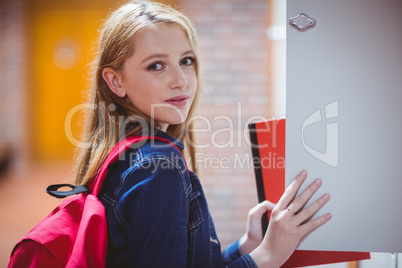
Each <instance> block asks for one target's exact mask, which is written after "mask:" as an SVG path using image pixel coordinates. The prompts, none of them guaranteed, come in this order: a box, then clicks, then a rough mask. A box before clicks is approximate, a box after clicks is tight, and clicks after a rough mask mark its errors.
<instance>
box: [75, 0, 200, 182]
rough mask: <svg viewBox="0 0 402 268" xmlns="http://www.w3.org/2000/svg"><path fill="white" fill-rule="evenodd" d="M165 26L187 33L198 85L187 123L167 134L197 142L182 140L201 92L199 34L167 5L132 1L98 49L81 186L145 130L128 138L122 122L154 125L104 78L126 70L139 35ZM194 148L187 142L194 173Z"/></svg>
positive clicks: (106, 27)
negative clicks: (121, 142)
mask: <svg viewBox="0 0 402 268" xmlns="http://www.w3.org/2000/svg"><path fill="white" fill-rule="evenodd" d="M161 23H166V24H173V25H176V26H178V27H180V28H181V29H182V30H183V31H184V32H185V33H186V35H187V37H188V40H189V43H190V45H191V47H192V50H193V52H194V55H195V68H196V74H197V78H198V84H197V90H196V94H195V97H194V102H193V104H192V106H191V108H190V111H189V114H188V116H187V119H186V120H185V122H183V123H181V124H178V125H170V126H169V127H168V129H167V132H168V133H169V134H170V135H172V136H174V137H176V138H180V139H181V140H183V141H186V140H185V137H190V140H192V133H193V132H191V131H189V132H187V134H188V135H187V134H186V135H183V130H188V129H189V128H190V126H189V125H188V122H189V119H190V118H191V115H192V114H193V112H194V108H195V104H196V103H197V100H198V99H199V95H200V91H201V90H200V89H201V85H200V80H201V79H200V74H201V70H200V69H201V66H200V53H199V47H198V41H197V36H196V33H195V29H194V27H193V25H192V24H191V22H190V21H189V19H188V18H187V17H186V16H185V15H183V14H182V13H180V12H179V11H177V10H175V9H173V8H171V7H169V6H167V5H164V4H161V3H156V2H148V1H137V0H134V1H130V2H129V3H127V4H125V5H123V6H121V7H120V8H119V9H117V10H116V11H115V12H113V13H112V14H111V15H110V16H109V18H108V19H107V20H106V21H105V22H104V24H103V28H102V31H101V32H100V36H99V48H98V53H97V55H96V58H95V60H94V62H93V66H92V68H93V70H92V82H91V87H90V91H89V103H90V104H91V105H92V109H91V110H89V111H88V113H87V114H86V121H85V128H84V137H83V138H84V141H85V144H87V145H88V146H86V148H81V149H80V153H79V155H78V159H77V162H76V178H75V182H76V184H77V185H79V184H83V185H87V184H89V183H90V182H91V181H92V180H93V179H94V177H95V176H96V174H97V172H98V170H99V168H100V166H101V165H102V163H103V162H104V160H105V158H106V156H107V155H108V153H109V152H110V150H111V149H112V148H113V146H114V145H115V144H116V143H117V142H118V141H119V140H120V139H121V138H123V137H124V136H130V135H135V134H141V132H142V131H143V130H144V128H143V127H142V125H143V124H141V122H137V123H134V127H133V128H132V129H131V131H130V132H129V133H125V129H124V127H123V128H122V126H121V122H122V120H120V118H122V117H123V118H128V117H132V116H135V117H137V118H140V120H139V121H141V120H142V123H144V122H145V123H146V124H148V125H151V124H153V123H154V122H152V118H149V117H148V116H146V115H145V114H143V113H142V112H141V111H139V110H138V109H136V107H134V106H133V105H132V104H131V103H130V102H129V101H128V99H127V98H120V97H118V96H117V95H115V94H114V93H113V92H112V91H111V90H110V88H109V86H108V85H107V83H106V82H105V80H104V79H103V77H102V72H103V70H104V69H105V68H107V67H109V68H112V69H113V70H115V71H121V70H122V68H123V63H124V61H125V60H126V59H127V58H129V57H130V56H131V55H132V53H133V42H134V37H135V34H136V33H137V32H138V31H139V30H140V29H142V28H144V27H146V26H149V25H152V24H161ZM118 118H119V119H118ZM192 144H193V142H192V141H191V142H189V141H187V142H186V149H187V150H188V151H189V154H190V156H191V159H192V168H193V169H195V168H196V167H195V165H194V163H195V161H194V159H195V157H194V154H195V150H194V147H193V146H191V145H192Z"/></svg>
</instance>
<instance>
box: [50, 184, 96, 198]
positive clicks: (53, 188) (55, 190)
mask: <svg viewBox="0 0 402 268" xmlns="http://www.w3.org/2000/svg"><path fill="white" fill-rule="evenodd" d="M61 187H70V188H71V190H70V191H59V189H60V188H61ZM88 191H89V189H88V188H87V187H86V186H84V185H78V186H75V185H73V184H67V183H63V184H52V185H49V186H48V187H47V188H46V193H48V194H50V195H51V196H54V197H56V198H64V197H67V196H70V195H74V194H80V193H85V192H88Z"/></svg>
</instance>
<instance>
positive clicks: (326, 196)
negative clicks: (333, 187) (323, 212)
mask: <svg viewBox="0 0 402 268" xmlns="http://www.w3.org/2000/svg"><path fill="white" fill-rule="evenodd" d="M321 198H322V200H323V201H325V202H326V201H328V200H329V194H324V195H323V196H322V197H321Z"/></svg>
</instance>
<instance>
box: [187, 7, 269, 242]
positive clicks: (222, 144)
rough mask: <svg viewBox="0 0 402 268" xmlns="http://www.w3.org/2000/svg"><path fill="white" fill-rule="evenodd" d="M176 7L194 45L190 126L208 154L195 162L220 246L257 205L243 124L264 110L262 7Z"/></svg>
mask: <svg viewBox="0 0 402 268" xmlns="http://www.w3.org/2000/svg"><path fill="white" fill-rule="evenodd" d="M180 6H181V7H182V10H183V12H184V13H186V14H187V15H188V16H189V17H190V18H191V20H192V21H193V23H194V24H195V27H196V29H197V32H198V36H199V39H200V45H201V52H202V56H203V62H204V79H203V82H204V88H203V89H204V93H206V94H204V98H203V104H202V108H201V109H200V111H199V114H200V115H204V116H205V118H199V119H197V120H195V123H196V125H197V127H198V128H199V129H200V130H199V131H198V132H199V133H198V134H197V138H198V139H197V142H198V143H199V144H200V145H203V146H204V147H208V148H203V149H198V150H197V151H198V155H197V162H198V166H199V169H200V172H199V173H200V179H201V182H202V184H203V187H204V191H205V194H206V196H207V199H208V202H209V207H210V211H211V214H212V216H213V218H214V222H215V226H216V229H217V233H218V236H219V238H220V241H221V243H222V246H223V247H225V246H226V245H228V244H229V243H232V242H234V241H235V240H236V239H238V238H239V237H240V236H241V235H242V234H243V233H244V231H245V228H246V220H247V213H248V210H249V209H250V208H252V207H253V206H254V205H256V204H257V202H258V200H257V192H256V188H255V178H254V171H253V168H252V166H251V158H252V155H251V150H250V146H249V141H248V139H249V138H248V133H247V125H246V122H247V120H249V119H251V118H252V117H253V116H256V115H260V116H262V117H266V115H267V111H268V108H267V105H268V84H269V81H268V79H269V78H268V75H267V74H268V71H269V70H268V60H269V59H268V56H269V55H268V49H267V46H268V44H267V42H268V40H267V38H266V26H267V8H268V7H267V1H266V0H252V1H250V0H235V1H234V0H220V1H215V0H204V1H197V0H181V3H180ZM208 124H210V131H209V130H208V129H207V128H208ZM201 129H203V130H202V131H205V132H204V133H200V132H201ZM245 130H246V132H245V134H244V131H245Z"/></svg>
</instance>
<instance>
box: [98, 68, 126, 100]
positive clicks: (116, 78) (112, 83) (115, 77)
mask: <svg viewBox="0 0 402 268" xmlns="http://www.w3.org/2000/svg"><path fill="white" fill-rule="evenodd" d="M102 77H103V79H104V80H105V82H106V83H107V84H108V86H109V88H110V90H111V91H112V92H113V93H114V94H116V95H117V96H119V97H120V98H123V97H125V96H126V94H127V93H126V91H125V90H124V88H123V87H122V85H121V83H120V81H121V79H122V77H121V75H120V74H119V73H118V72H116V71H115V70H113V69H112V68H110V67H108V68H105V69H103V71H102Z"/></svg>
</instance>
